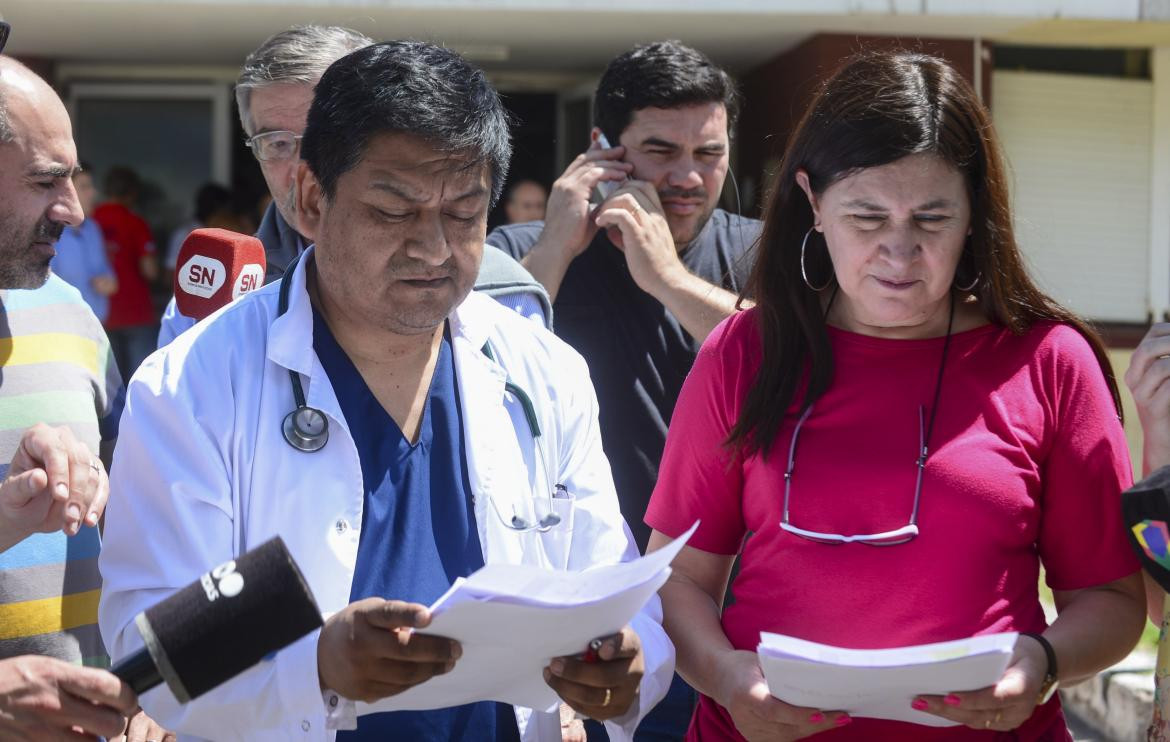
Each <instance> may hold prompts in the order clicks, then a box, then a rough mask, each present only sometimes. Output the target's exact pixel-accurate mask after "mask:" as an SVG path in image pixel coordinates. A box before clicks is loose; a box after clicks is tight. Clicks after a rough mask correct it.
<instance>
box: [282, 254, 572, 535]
mask: <svg viewBox="0 0 1170 742" xmlns="http://www.w3.org/2000/svg"><path fill="white" fill-rule="evenodd" d="M303 254H304V253H301V255H303ZM300 259H301V256H300V255H298V256H297V257H295V258H293V260H292V262H290V263H289V264H288V267H287V268H285V271H284V275H283V276H281V277H280V294H279V300H278V304H277V316H280V315H283V314H284V313H285V312H287V311H288V295H289V291H290V287H291V285H292V280H291V278H292V274H293V271H294V269H295V268H296V265H297V263H298V262H299V261H300ZM482 351H483V354H484V355H485V356H487V357H488V359H489V360H491V361H493V362H494V361H495V360H496V359H495V356H494V355H493V354H492V349H491V346H490V344H489V343H484V346H483V348H482ZM288 378H289V382H290V383H291V384H292V391H293V400H294V401H295V402H296V405H297V406H296V409H295V410H293V411H292V412H290V413H288V414H287V415H285V416H284V421H283V422H282V423H281V426H280V427H281V432H282V433H284V439H285V441H287V442H288V444H289V445H290V446H292V447H293V448H295V449H296V450H298V451H301V452H302V453H315V452H317V451H320V450H321V449H322V448H324V447H325V444H326V443H328V442H329V420H328V419H327V418H326V417H325V413H324V412H322V411H321V410H319V409H317V408H316V407H310V406H309V405H308V403H307V402H306V401H305V390H304V387H303V386H301V377H300V374H298V373H297V372H296V371H294V370H292V369H289V370H288ZM504 391H505V392H506V393H508V394H511V395H512V396H513V397H514V398H515V399H516V401H517V402H518V403H519V404H520V408H521V410H523V412H524V419H525V420H526V421H527V423H528V431H529V433H531V435H532V447H533V450H534V451H535V454H536V456H537V457H538V458H539V459H540V470H541V471H543V472H544V473H545V479H546V485H547V486H546V487H545V488H544V489H545V492H547V493H548V512H547V513H545V514H544V515H543V516H542V517H541V518H540V519H538V520H535V521H534V520H531V519H529V518H526V517H524V516H522V515H520V514H519V513H518V512H516V510H515V508H514V507H513V511H512V517H511V518H505V517H504V514H503V513H501V512H500V508H499V506H498V505H496V501H495V498H493V497H491V495H490V494H489V495H488V501H489V502H490V503H491V505H492V511H493V512H495V514H496V517H497V518H499V520H500V523H501V524H503V526H504V527H505V528H508V529H510V530H513V531H516V532H518V533H525V532H528V531H539V532H541V533H544V532H547V531H549V530H550V529H552V528H553V527H555V526H557V525H559V524H560V522H561V516H559V515H557V514H556V512H554V503H555V502H556V500H557V499H561V500H568V501H569V502H570V503H571V502H572V496H571V495H570V494H569V491H568V489H567V488H566V487H565V485H563V484H559V483H558V484H555V485H554V484H552V482H551V481H548V480H549V477H548V462H547V460H546V459H545V455H544V446H543V445H542V444H543V442H544V441H543V439H542V438H541V435H540V433H541V430H540V420H539V418H537V416H536V407H535V405H533V404H532V398H531V397H529V396H528V393H527V392H525V391H524V390H523V389H522V388H520V385H518V384H516V383H515V382H513V381H512V380H511V379H506V380H505V381H504ZM570 507H571V505H570Z"/></svg>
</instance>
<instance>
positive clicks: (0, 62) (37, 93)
mask: <svg viewBox="0 0 1170 742" xmlns="http://www.w3.org/2000/svg"><path fill="white" fill-rule="evenodd" d="M77 172H78V165H77V151H76V148H75V147H74V144H73V132H72V129H71V127H70V124H69V116H68V114H67V113H66V111H65V106H64V105H62V103H61V100H60V99H59V98H58V97H57V94H56V93H54V92H53V90H52V88H50V87H49V86H48V85H47V84H45V82H44V81H43V80H41V79H40V78H39V77H37V76H36V75H35V74H33V73H32V72H31V71H30V70H29V69H28V68H26V67H24V66H23V65H21V64H20V63H19V62H16V61H14V60H12V59H9V58H7V57H0V320H2V321H0V327H2V328H3V329H2V332H0V345H2V346H3V347H4V348H5V353H4V360H3V363H2V366H3V378H4V383H3V384H2V385H0V461H6V462H10V463H7V464H3V465H0V616H3V621H0V738H3V739H5V740H9V739H11V740H37V742H41V740H64V739H77V738H78V736H77V734H76V733H75V732H74V728H78V729H80V730H82V731H83V732H85V733H87V734H90V735H94V734H100V735H105V736H111V737H112V736H114V735H117V734H119V733H120V732H121V731H122V729H123V727H124V726H125V723H126V720H125V719H126V717H127V716H129V715H132V714H133V713H134V711H135V707H136V705H137V701H136V699H135V698H134V694H133V692H132V691H131V690H130V689H129V687H127V686H126V685H124V684H123V683H122V682H121V681H119V680H118V679H117V678H116V677H114V676H113V675H111V674H109V673H108V672H105V671H103V670H100V669H97V668H100V667H104V666H106V665H108V662H109V659H108V657H107V656H106V650H105V647H104V645H103V644H102V641H101V637H100V636H99V635H98V632H97V626H96V623H97V594H98V591H99V589H100V587H101V583H100V579H99V577H98V573H97V553H98V550H99V548H100V541H99V539H98V533H97V523H98V519H99V518H100V517H101V515H102V512H103V510H104V508H105V503H106V497H107V494H108V492H109V488H108V480H107V479H106V474H105V467H104V466H103V464H102V461H101V460H100V459H98V457H97V456H96V455H95V452H97V451H99V450H101V451H102V452H103V453H105V454H108V452H109V449H110V447H111V446H112V444H113V441H114V438H115V437H116V435H117V421H118V414H119V413H120V412H121V380H120V379H119V377H118V372H117V368H116V367H115V365H114V363H113V362H112V360H111V359H110V355H109V348H108V346H107V344H106V338H105V333H104V332H102V328H101V325H100V324H99V323H98V321H97V318H96V317H94V315H93V312H92V311H91V310H90V309H89V307H88V306H87V305H86V304H85V302H84V301H82V299H81V295H80V294H79V293H78V292H77V290H76V289H74V288H72V287H71V286H69V285H68V284H66V283H65V282H64V281H62V280H61V279H60V278H58V277H56V276H53V275H51V273H50V270H49V265H50V261H51V260H52V259H53V256H54V248H53V244H54V243H55V242H56V241H57V239H58V237H60V235H61V233H62V231H64V230H65V229H66V228H67V227H69V226H77V225H80V224H81V223H82V220H83V218H84V215H83V213H82V210H81V204H80V203H79V201H78V197H77V191H76V190H75V188H74V177H75V176H76V174H77ZM30 420H34V421H37V420H39V421H40V422H38V423H36V424H34V425H32V426H31V427H29V421H30ZM82 663H84V664H86V665H93V666H96V667H82V666H81V665H82ZM134 724H135V726H134V728H133V729H132V734H133V736H132V739H133V740H134V742H142V740H143V739H144V736H143V735H145V734H147V733H149V734H150V735H152V738H153V739H158V740H162V739H163V733H162V730H161V729H159V728H158V727H157V725H154V724H153V722H151V721H150V720H149V719H147V718H146V717H145V716H142V715H141V714H139V715H138V716H137V717H136V719H135V721H134Z"/></svg>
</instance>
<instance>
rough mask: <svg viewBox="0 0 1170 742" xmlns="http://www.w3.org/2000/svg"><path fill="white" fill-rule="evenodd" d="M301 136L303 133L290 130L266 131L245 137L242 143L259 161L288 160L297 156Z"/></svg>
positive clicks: (302, 136)
mask: <svg viewBox="0 0 1170 742" xmlns="http://www.w3.org/2000/svg"><path fill="white" fill-rule="evenodd" d="M303 138H304V135H303V134H293V133H292V132H291V131H266V132H264V133H263V134H257V135H256V136H254V137H252V138H251V139H245V140H244V144H246V145H248V146H249V147H251V148H252V154H253V155H255V156H256V159H257V160H259V161H260V162H268V161H269V160H289V159H292V158H293V157H296V156H297V152H298V150H300V148H301V139H303Z"/></svg>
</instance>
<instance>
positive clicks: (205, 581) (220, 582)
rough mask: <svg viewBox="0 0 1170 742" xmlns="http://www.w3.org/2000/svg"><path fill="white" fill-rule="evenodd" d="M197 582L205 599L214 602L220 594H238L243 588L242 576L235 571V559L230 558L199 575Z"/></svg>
mask: <svg viewBox="0 0 1170 742" xmlns="http://www.w3.org/2000/svg"><path fill="white" fill-rule="evenodd" d="M199 584H201V585H202V586H203V592H204V593H206V594H207V600H208V601H209V602H214V601H215V600H217V599H218V598H219V596H221V595H222V596H223V597H225V598H234V597H236V596H237V595H239V594H240V593H241V592H242V591H243V589H244V576H243V575H241V574H240V573H239V572H237V571H236V563H235V560H232V561H230V562H224V563H223V564H221V565H219V566H218V567H216V568H215V569H213V570H211V571H210V572H208V573H207V574H205V575H203V576H202V577H200V578H199Z"/></svg>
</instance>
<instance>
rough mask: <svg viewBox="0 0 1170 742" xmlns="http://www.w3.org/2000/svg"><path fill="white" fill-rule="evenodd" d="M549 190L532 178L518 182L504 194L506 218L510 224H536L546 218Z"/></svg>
mask: <svg viewBox="0 0 1170 742" xmlns="http://www.w3.org/2000/svg"><path fill="white" fill-rule="evenodd" d="M547 201H548V190H547V189H545V187H544V186H542V185H541V184H540V183H537V182H536V181H535V180H532V179H530V178H524V179H522V180H518V181H516V182H515V183H513V184H512V185H510V186H508V190H507V191H505V192H504V217H505V218H506V219H507V220H508V222H507V223H508V224H521V223H523V222H535V221H538V220H540V219H543V218H544V207H545V203H546V202H547Z"/></svg>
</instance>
